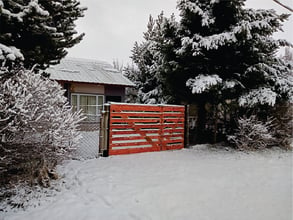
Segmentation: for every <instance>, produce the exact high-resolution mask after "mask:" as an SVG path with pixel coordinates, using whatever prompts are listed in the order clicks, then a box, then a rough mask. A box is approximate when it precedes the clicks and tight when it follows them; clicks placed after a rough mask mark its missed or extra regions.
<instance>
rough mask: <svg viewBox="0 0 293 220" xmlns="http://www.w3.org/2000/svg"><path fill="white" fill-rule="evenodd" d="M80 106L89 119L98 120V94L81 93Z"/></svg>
mask: <svg viewBox="0 0 293 220" xmlns="http://www.w3.org/2000/svg"><path fill="white" fill-rule="evenodd" d="M80 108H81V109H82V110H83V113H84V114H85V115H86V116H87V118H88V120H90V121H92V120H96V119H95V118H96V108H97V105H96V96H86V95H80Z"/></svg>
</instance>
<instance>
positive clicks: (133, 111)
mask: <svg viewBox="0 0 293 220" xmlns="http://www.w3.org/2000/svg"><path fill="white" fill-rule="evenodd" d="M184 116H185V107H184V106H165V105H139V104H126V105H124V104H118V103H114V104H111V105H110V116H109V155H118V154H128V153H139V152H150V151H160V150H173V149H181V148H183V146H184V123H185V122H184Z"/></svg>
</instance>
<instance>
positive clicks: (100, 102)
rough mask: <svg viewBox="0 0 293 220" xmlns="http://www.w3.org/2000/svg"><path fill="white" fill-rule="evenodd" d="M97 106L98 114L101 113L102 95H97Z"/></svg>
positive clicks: (102, 105)
mask: <svg viewBox="0 0 293 220" xmlns="http://www.w3.org/2000/svg"><path fill="white" fill-rule="evenodd" d="M98 105H99V106H98V108H99V112H98V113H99V114H100V113H101V111H102V110H103V107H104V96H102V95H100V96H98Z"/></svg>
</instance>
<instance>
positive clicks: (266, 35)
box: [163, 0, 293, 133]
mask: <svg viewBox="0 0 293 220" xmlns="http://www.w3.org/2000/svg"><path fill="white" fill-rule="evenodd" d="M244 2H245V0H237V1H221V0H179V1H178V9H179V11H180V17H181V20H180V25H179V30H178V33H179V37H180V41H181V44H180V45H179V47H176V44H174V46H175V48H174V51H175V53H176V55H177V56H173V57H175V59H170V60H167V61H166V62H165V63H172V62H173V63H174V64H176V65H174V67H175V68H174V69H172V71H170V72H168V73H167V81H166V82H167V83H168V84H169V86H170V88H171V89H170V93H169V95H173V96H174V100H176V102H177V103H179V102H182V101H186V102H196V103H197V105H198V107H199V117H198V119H199V120H198V129H199V131H202V130H204V127H205V112H206V108H205V105H206V103H210V104H212V105H214V106H216V107H217V106H218V104H223V105H225V104H226V101H227V100H228V101H229V102H231V101H232V102H231V103H232V104H236V105H238V106H242V107H257V106H259V105H262V106H273V105H275V103H276V102H278V101H281V100H286V99H288V98H289V97H292V88H293V82H292V79H290V78H288V77H287V75H288V72H290V69H289V68H288V66H287V65H286V64H285V63H284V62H283V61H282V60H281V59H279V58H277V57H276V52H277V50H278V48H279V47H280V46H289V45H290V43H289V42H287V41H285V40H275V39H274V38H272V34H273V33H274V32H276V31H280V30H282V29H281V28H282V22H284V21H285V20H286V19H287V18H288V17H289V15H287V14H281V15H278V14H277V13H276V12H275V11H274V10H262V9H259V10H254V9H246V8H244ZM176 40H177V39H175V42H176ZM169 57H170V56H169ZM171 57H172V56H171ZM163 69H164V68H163ZM185 86H187V87H185ZM188 89H190V91H188ZM178 90H179V91H182V92H181V93H178V92H177V91H178ZM191 92H192V93H193V94H194V99H191V98H190V95H189V94H190V93H191ZM199 133H200V132H199Z"/></svg>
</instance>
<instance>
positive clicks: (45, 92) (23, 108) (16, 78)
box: [0, 69, 82, 181]
mask: <svg viewBox="0 0 293 220" xmlns="http://www.w3.org/2000/svg"><path fill="white" fill-rule="evenodd" d="M8 75H9V77H5V76H7V74H2V75H0V81H1V85H0V96H1V99H0V100H1V101H0V176H1V175H4V174H5V175H6V174H7V175H8V174H9V173H10V172H11V170H12V169H14V170H18V172H21V173H23V174H24V175H29V176H30V177H32V178H33V176H37V177H39V178H40V179H39V180H40V181H43V177H47V175H48V173H49V169H50V168H52V167H54V165H55V164H56V162H57V161H58V160H59V159H62V158H63V157H64V156H65V155H67V154H68V152H70V151H71V150H73V149H74V148H75V147H76V146H77V142H78V140H79V138H80V135H79V131H78V123H79V122H80V121H81V120H82V118H81V115H80V113H79V112H78V113H73V112H72V111H71V108H70V106H69V105H68V103H67V99H66V98H65V97H64V95H63V94H64V91H63V90H62V88H61V86H60V85H59V84H58V83H57V82H54V81H51V80H49V79H47V78H44V77H42V76H41V75H39V74H35V73H33V72H32V71H27V70H24V69H21V70H13V71H11V72H10V74H8ZM14 172H15V171H14ZM2 177H3V176H2ZM4 179H5V178H2V180H4Z"/></svg>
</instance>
